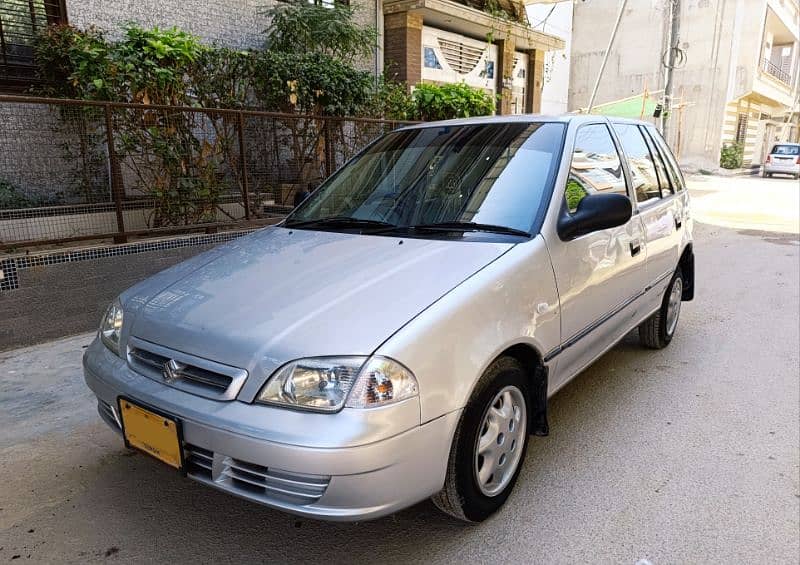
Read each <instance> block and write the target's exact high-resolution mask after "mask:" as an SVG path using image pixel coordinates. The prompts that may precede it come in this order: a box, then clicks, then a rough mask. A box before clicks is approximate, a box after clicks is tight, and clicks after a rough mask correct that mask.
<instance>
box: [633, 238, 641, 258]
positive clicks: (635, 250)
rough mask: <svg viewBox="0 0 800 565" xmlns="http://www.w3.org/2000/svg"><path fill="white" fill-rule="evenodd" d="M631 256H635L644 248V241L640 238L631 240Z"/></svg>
mask: <svg viewBox="0 0 800 565" xmlns="http://www.w3.org/2000/svg"><path fill="white" fill-rule="evenodd" d="M630 246H631V257H635V256H636V255H638V254H639V252H640V251H641V250H642V243H641V242H640V241H639V240H638V239H634V240H631V243H630Z"/></svg>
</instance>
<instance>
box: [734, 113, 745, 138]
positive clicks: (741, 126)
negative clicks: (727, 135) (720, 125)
mask: <svg viewBox="0 0 800 565" xmlns="http://www.w3.org/2000/svg"><path fill="white" fill-rule="evenodd" d="M746 139H747V114H739V121H738V122H736V143H741V144H742V145H744V142H745V140H746Z"/></svg>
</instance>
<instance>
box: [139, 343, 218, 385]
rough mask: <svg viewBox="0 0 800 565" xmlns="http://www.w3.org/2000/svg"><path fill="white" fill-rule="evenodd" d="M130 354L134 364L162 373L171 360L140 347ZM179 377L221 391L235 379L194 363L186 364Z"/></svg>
mask: <svg viewBox="0 0 800 565" xmlns="http://www.w3.org/2000/svg"><path fill="white" fill-rule="evenodd" d="M130 356H131V361H132V362H133V364H134V365H137V364H138V365H141V366H144V367H146V368H147V369H149V370H152V371H157V372H159V373H162V374H163V371H164V366H165V365H166V364H167V363H169V361H170V358H169V357H165V356H164V355H158V354H157V353H153V352H152V351H146V350H144V349H138V348H131V351H130ZM179 378H181V379H184V380H187V381H192V382H195V383H198V384H200V385H202V386H207V387H209V388H212V389H215V390H217V391H220V392H224V391H225V390H226V389H227V388H228V387H229V386H230V385H231V381H232V380H233V379H231V377H229V376H227V375H220V374H219V373H212V372H211V371H206V370H205V369H201V368H200V367H193V366H192V365H186V366H185V367H184V368H183V369H181V372H180V377H179Z"/></svg>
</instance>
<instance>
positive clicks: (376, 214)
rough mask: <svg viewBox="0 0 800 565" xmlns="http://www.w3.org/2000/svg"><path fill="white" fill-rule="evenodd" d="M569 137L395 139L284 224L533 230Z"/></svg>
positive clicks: (474, 128)
mask: <svg viewBox="0 0 800 565" xmlns="http://www.w3.org/2000/svg"><path fill="white" fill-rule="evenodd" d="M563 136H564V125H563V124H561V123H556V122H547V123H530V122H528V123H525V122H516V123H491V124H480V125H462V126H452V125H448V126H435V127H423V128H411V129H406V130H400V131H396V132H393V133H390V134H387V135H385V136H383V137H382V138H380V139H379V140H378V141H377V142H375V143H373V144H372V145H370V146H369V147H368V148H367V149H366V150H365V151H363V152H362V153H361V154H359V155H358V156H357V157H356V158H354V159H353V160H352V161H351V162H350V163H348V164H347V165H346V166H345V167H343V168H342V169H340V170H339V171H338V172H337V173H336V174H335V175H334V176H333V177H331V178H330V179H328V181H326V182H325V183H324V184H323V185H322V186H321V187H320V188H319V189H318V190H317V191H316V192H315V193H314V194H312V195H311V196H310V197H309V198H308V199H307V200H306V201H305V202H303V204H302V205H300V207H299V208H297V210H295V211H294V212H293V213H292V214H291V215H290V216H289V218H287V220H286V225H287V226H298V227H303V226H306V227H318V226H319V225H321V224H325V225H327V226H328V228H335V229H338V228H341V229H345V228H347V227H350V228H352V227H357V228H358V229H361V230H373V231H375V232H379V231H384V232H387V231H388V232H391V231H392V230H395V231H396V230H402V229H404V228H408V229H413V227H414V226H419V227H421V228H422V227H425V226H427V227H428V228H429V229H430V228H432V227H433V228H441V229H460V228H463V229H465V230H467V229H470V228H471V227H474V226H483V228H481V229H483V230H484V231H493V230H492V229H491V227H492V226H496V227H500V228H506V233H513V230H518V231H520V232H530V231H531V229H532V227H533V225H534V222H535V219H536V217H537V213H538V212H539V210H540V208H541V206H542V205H543V201H544V200H546V196H547V195H549V194H550V189H551V185H552V182H553V177H554V176H555V171H556V169H557V165H558V162H559V159H560V155H561V147H562V141H563ZM494 231H498V232H501V231H502V230H501V229H498V230H494Z"/></svg>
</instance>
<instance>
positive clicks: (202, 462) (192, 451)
mask: <svg viewBox="0 0 800 565" xmlns="http://www.w3.org/2000/svg"><path fill="white" fill-rule="evenodd" d="M185 455H186V472H187V473H189V474H190V475H195V476H200V477H205V478H208V479H210V478H211V474H212V471H213V466H214V452H213V451H209V450H208V449H203V448H202V447H197V446H195V445H189V444H186V445H185Z"/></svg>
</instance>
